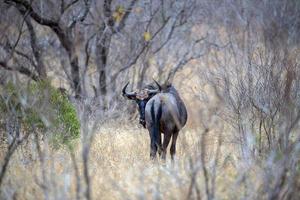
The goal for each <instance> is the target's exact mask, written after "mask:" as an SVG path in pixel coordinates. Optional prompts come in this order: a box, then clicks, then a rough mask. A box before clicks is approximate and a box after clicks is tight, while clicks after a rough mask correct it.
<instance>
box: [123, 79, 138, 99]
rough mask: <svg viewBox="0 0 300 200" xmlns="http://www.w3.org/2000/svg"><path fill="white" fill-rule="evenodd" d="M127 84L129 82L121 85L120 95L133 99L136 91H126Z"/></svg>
mask: <svg viewBox="0 0 300 200" xmlns="http://www.w3.org/2000/svg"><path fill="white" fill-rule="evenodd" d="M128 84H129V82H128V83H127V84H126V85H125V86H124V87H123V90H122V95H123V96H126V97H127V98H129V99H135V98H136V93H135V92H129V93H128V92H126V88H127V86H128Z"/></svg>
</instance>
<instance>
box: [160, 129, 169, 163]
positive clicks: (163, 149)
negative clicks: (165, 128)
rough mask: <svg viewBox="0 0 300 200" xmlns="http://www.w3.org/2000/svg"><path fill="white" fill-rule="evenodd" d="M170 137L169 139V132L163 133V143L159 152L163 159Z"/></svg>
mask: <svg viewBox="0 0 300 200" xmlns="http://www.w3.org/2000/svg"><path fill="white" fill-rule="evenodd" d="M170 139H171V134H167V133H165V135H164V141H163V145H162V154H161V158H162V159H163V160H165V159H166V154H167V148H168V145H169V142H170Z"/></svg>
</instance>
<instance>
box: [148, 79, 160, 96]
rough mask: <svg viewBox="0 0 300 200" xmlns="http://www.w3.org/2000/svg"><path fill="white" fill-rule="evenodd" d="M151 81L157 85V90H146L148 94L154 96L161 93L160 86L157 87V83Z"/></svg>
mask: <svg viewBox="0 0 300 200" xmlns="http://www.w3.org/2000/svg"><path fill="white" fill-rule="evenodd" d="M153 81H154V82H155V84H156V85H157V87H158V89H154V90H151V89H148V94H149V95H154V94H157V93H159V92H160V91H161V86H160V85H159V83H158V82H157V81H156V80H154V79H153Z"/></svg>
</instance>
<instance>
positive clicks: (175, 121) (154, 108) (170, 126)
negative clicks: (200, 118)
mask: <svg viewBox="0 0 300 200" xmlns="http://www.w3.org/2000/svg"><path fill="white" fill-rule="evenodd" d="M187 117H188V116H187V110H186V107H185V105H184V103H183V101H182V99H181V98H180V96H179V94H178V92H177V91H176V89H175V88H174V87H173V86H168V87H166V88H165V89H163V90H162V91H161V92H160V93H158V94H156V95H155V96H153V97H152V98H151V99H150V100H149V101H148V102H147V104H146V107H145V121H146V128H147V129H148V131H149V134H150V138H151V145H150V148H151V151H150V157H151V158H155V157H156V152H157V151H158V153H159V154H160V155H161V157H162V159H165V158H166V150H167V147H168V144H169V142H170V139H171V138H172V143H171V148H170V154H171V158H172V159H174V155H175V152H176V139H177V136H178V133H179V131H180V130H181V129H182V127H183V126H184V125H185V124H186V121H187ZM161 134H164V140H163V143H162V141H161Z"/></svg>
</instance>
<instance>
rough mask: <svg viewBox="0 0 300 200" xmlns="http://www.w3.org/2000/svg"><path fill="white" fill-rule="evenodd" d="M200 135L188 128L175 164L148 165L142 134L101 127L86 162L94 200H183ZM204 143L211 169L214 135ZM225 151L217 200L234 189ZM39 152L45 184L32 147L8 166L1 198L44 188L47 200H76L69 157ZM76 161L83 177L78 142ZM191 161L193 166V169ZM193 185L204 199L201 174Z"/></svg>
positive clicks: (34, 194) (131, 128) (38, 193)
mask: <svg viewBox="0 0 300 200" xmlns="http://www.w3.org/2000/svg"><path fill="white" fill-rule="evenodd" d="M201 133H202V131H201V130H200V129H199V130H198V129H190V128H185V129H184V130H183V131H182V132H181V134H180V136H179V139H178V145H177V157H176V161H175V163H173V164H172V162H171V161H170V156H169V154H168V157H167V161H166V162H162V161H160V160H158V161H150V159H149V136H148V132H147V131H146V130H145V129H142V128H141V127H137V126H135V125H124V124H123V125H122V124H120V123H116V122H114V123H108V124H106V125H105V126H101V127H100V129H99V131H98V132H97V133H96V135H95V138H94V141H93V144H92V148H91V152H90V161H89V169H90V176H91V183H92V197H93V199H100V198H101V199H186V198H187V196H188V193H189V186H190V182H191V173H192V171H193V170H194V169H195V168H196V167H198V168H199V163H198V162H196V160H197V157H198V158H199V155H200V143H199V142H200V138H201ZM208 138H209V140H208V142H207V144H208V145H207V149H206V152H207V153H206V159H207V166H208V168H209V169H210V167H211V166H212V161H213V159H214V154H215V148H214V144H215V143H216V139H214V137H213V136H212V135H211V136H210V137H208ZM223 146H224V147H222V149H221V150H222V156H221V158H220V159H219V160H220V162H219V164H218V166H219V167H218V171H217V185H218V187H217V194H218V195H219V197H222V198H221V199H226V196H227V195H228V194H227V193H228V191H230V188H229V187H228V185H230V184H233V182H234V180H235V176H236V171H235V170H236V169H234V167H233V165H232V163H230V162H227V164H224V158H225V157H227V156H228V155H229V154H230V149H231V150H232V148H230V145H228V146H227V147H226V145H223ZM43 148H44V152H45V156H46V167H45V169H46V174H47V176H46V182H45V179H42V175H41V165H40V162H39V160H38V157H37V155H36V153H35V152H34V145H33V144H31V143H30V142H29V143H28V144H27V145H24V146H23V147H22V148H20V149H19V150H18V151H17V152H16V153H15V154H14V156H13V159H12V161H11V162H10V165H9V170H8V172H7V174H6V178H5V182H4V185H3V188H2V189H1V192H2V194H1V196H2V197H4V198H13V197H14V198H16V199H39V198H40V197H43V195H44V191H43V190H42V187H43V184H45V186H46V187H47V189H46V190H45V191H47V192H48V193H49V197H50V199H66V198H67V199H75V196H76V194H75V193H76V192H75V191H76V190H75V187H76V179H75V174H74V168H73V164H72V161H71V158H70V154H69V152H68V151H67V150H65V149H60V150H49V149H51V148H48V147H47V146H45V144H44V145H43ZM168 153H169V152H168ZM75 155H76V159H77V162H78V163H79V168H80V172H82V166H81V163H82V162H81V142H80V141H78V144H77V145H76V152H75ZM227 158H228V157H227ZM227 160H228V159H227ZM191 161H193V163H194V166H191V164H190V163H191ZM199 169H200V168H199ZM80 177H81V181H80V182H81V186H82V187H81V196H82V195H83V191H84V189H85V188H84V184H83V181H82V179H83V178H82V174H81V176H80ZM225 181H226V182H225ZM197 184H198V187H199V188H200V193H201V196H203V195H205V191H204V178H203V174H202V171H201V169H200V170H199V173H198V174H197ZM220 195H221V196H220ZM192 197H193V196H192ZM228 199H229V196H228Z"/></svg>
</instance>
